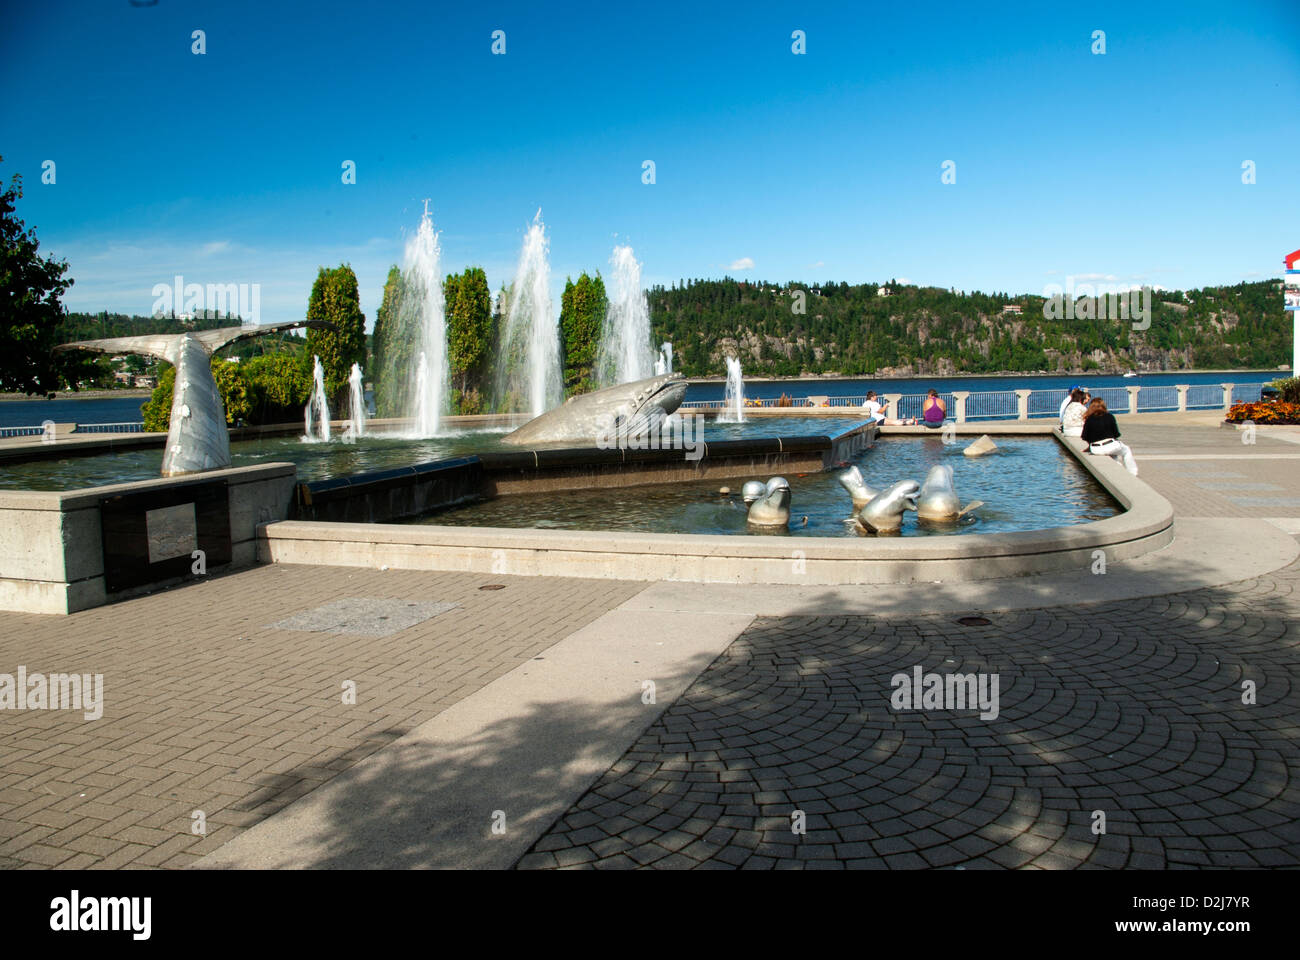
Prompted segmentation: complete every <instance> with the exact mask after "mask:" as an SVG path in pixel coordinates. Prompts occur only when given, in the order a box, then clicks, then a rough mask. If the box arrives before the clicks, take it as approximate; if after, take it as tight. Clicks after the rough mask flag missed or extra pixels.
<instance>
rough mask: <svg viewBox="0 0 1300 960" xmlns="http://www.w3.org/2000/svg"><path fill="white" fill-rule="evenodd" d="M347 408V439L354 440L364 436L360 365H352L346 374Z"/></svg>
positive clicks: (363, 400)
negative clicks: (349, 418) (350, 370)
mask: <svg viewBox="0 0 1300 960" xmlns="http://www.w3.org/2000/svg"><path fill="white" fill-rule="evenodd" d="M348 406H349V407H350V408H351V409H350V410H349V413H350V415H351V421H350V422H349V424H348V439H349V440H356V439H357V438H358V437H364V436H365V435H366V390H365V386H364V385H363V384H362V382H361V365H360V364H357V363H354V364H352V372H351V373H349V374H348Z"/></svg>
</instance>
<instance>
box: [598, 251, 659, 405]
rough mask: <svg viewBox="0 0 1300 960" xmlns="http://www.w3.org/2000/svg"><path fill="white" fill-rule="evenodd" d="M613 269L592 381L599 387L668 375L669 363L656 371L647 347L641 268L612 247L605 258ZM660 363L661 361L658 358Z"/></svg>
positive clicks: (646, 304)
mask: <svg viewBox="0 0 1300 960" xmlns="http://www.w3.org/2000/svg"><path fill="white" fill-rule="evenodd" d="M609 262H610V265H611V266H612V267H613V268H614V271H613V275H612V280H611V282H612V284H613V296H612V297H611V298H610V301H609V309H608V310H607V311H606V312H605V323H604V325H603V327H602V329H601V334H600V349H599V350H598V351H597V354H596V379H597V381H598V382H599V384H600V385H601V386H602V387H612V386H614V385H615V384H619V383H631V382H632V381H634V380H644V379H645V378H647V377H649V376H652V375H655V374H663V373H671V372H672V366H671V361H668V364H669V365H668V366H667V368H666V369H664V370H659V369H658V364H657V363H656V358H655V349H654V347H652V346H651V345H650V304H649V302H648V301H647V300H646V295H645V291H644V290H642V289H641V264H639V263H637V260H636V257H635V256H633V255H632V248H631V247H626V246H623V247H615V248H614V254H613V256H611V257H610V258H609ZM660 361H661V362H663V361H662V358H660Z"/></svg>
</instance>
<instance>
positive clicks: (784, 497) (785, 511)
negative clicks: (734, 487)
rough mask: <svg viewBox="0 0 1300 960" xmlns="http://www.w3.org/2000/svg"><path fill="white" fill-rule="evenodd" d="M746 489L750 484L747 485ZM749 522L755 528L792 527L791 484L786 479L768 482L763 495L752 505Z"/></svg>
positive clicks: (775, 479) (750, 506) (776, 478)
mask: <svg viewBox="0 0 1300 960" xmlns="http://www.w3.org/2000/svg"><path fill="white" fill-rule="evenodd" d="M745 486H746V487H748V486H749V484H745ZM746 519H747V522H748V523H749V524H750V525H751V526H755V527H788V526H789V525H790V483H789V481H787V480H786V479H785V477H773V478H772V479H771V480H769V481H767V485H766V487H764V489H763V493H762V494H761V495H760V496H758V497H757V498H756V499H755V500H754V501H753V502H752V503H751V504H750V505H749V513H748V515H747V517H746Z"/></svg>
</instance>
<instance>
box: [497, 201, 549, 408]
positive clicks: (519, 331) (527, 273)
mask: <svg viewBox="0 0 1300 960" xmlns="http://www.w3.org/2000/svg"><path fill="white" fill-rule="evenodd" d="M548 246H549V241H548V240H547V238H546V226H545V224H543V223H542V211H541V210H540V209H539V210H538V211H537V216H535V217H534V218H533V222H532V224H531V225H530V226H529V228H528V233H527V234H526V235H525V236H524V245H523V249H522V250H521V251H520V254H519V266H518V267H517V268H516V270H515V281H514V284H513V285H512V286H511V288H510V302H509V308H508V311H507V313H506V329H505V334H504V337H503V339H502V349H501V353H500V356H499V357H498V358H497V364H498V367H497V371H498V373H497V383H498V390H499V393H500V395H501V396H502V397H503V398H506V399H508V400H512V401H513V402H518V401H520V400H522V401H523V402H524V403H526V404H527V411H526V412H528V413H530V414H531V415H532V416H534V417H539V416H541V415H542V414H543V413H545V412H546V411H547V410H550V409H551V408H552V407H555V406H557V405H558V404H559V402H560V400H561V399H562V396H563V392H564V391H563V378H562V376H561V372H560V321H559V317H558V315H556V313H555V311H554V310H552V309H551V267H550V264H549V262H548V261H547V248H548Z"/></svg>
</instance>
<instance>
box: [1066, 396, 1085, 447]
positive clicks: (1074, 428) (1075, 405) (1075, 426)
mask: <svg viewBox="0 0 1300 960" xmlns="http://www.w3.org/2000/svg"><path fill="white" fill-rule="evenodd" d="M1083 398H1084V392H1083V391H1082V390H1079V389H1077V388H1076V389H1075V390H1073V391H1072V392H1071V393H1070V403H1069V404H1068V405H1067V406H1066V408H1065V413H1063V414H1062V415H1061V432H1062V433H1063V434H1065V435H1066V436H1067V437H1077V436H1079V435H1080V434H1082V433H1083V417H1084V414H1086V413H1087V412H1088V405H1087V404H1085V403H1084V402H1083Z"/></svg>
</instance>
